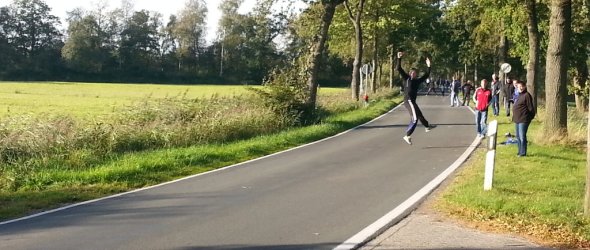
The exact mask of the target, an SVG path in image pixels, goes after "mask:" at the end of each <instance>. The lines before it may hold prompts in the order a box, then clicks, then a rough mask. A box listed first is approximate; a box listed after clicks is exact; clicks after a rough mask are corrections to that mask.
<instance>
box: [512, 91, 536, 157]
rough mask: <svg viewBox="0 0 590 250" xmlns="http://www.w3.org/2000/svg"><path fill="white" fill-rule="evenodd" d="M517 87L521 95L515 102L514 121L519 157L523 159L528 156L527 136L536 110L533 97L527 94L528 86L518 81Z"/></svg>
mask: <svg viewBox="0 0 590 250" xmlns="http://www.w3.org/2000/svg"><path fill="white" fill-rule="evenodd" d="M515 87H516V89H517V91H518V93H519V95H518V98H517V99H516V100H515V101H514V107H513V110H512V121H513V122H514V124H515V128H516V142H517V143H516V144H517V145H518V153H517V155H518V156H519V157H522V156H526V155H527V143H528V140H527V136H526V134H527V131H528V130H529V125H530V124H531V121H532V120H533V119H534V118H535V113H536V109H535V106H534V104H533V97H532V96H531V94H530V93H529V92H527V89H526V84H525V83H524V82H522V81H516V86H515Z"/></svg>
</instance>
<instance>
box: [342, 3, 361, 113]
mask: <svg viewBox="0 0 590 250" xmlns="http://www.w3.org/2000/svg"><path fill="white" fill-rule="evenodd" d="M349 1H350V0H346V1H344V6H345V7H346V10H347V12H348V18H349V19H350V21H351V22H352V24H353V26H354V31H355V32H354V34H355V36H354V37H355V42H356V49H355V51H356V52H355V55H354V62H353V63H352V81H351V82H350V89H351V90H352V98H353V99H355V100H357V101H358V100H359V86H360V84H361V82H360V81H361V80H360V74H361V66H362V60H363V27H362V25H361V18H362V14H363V9H364V6H365V0H358V2H357V4H356V6H355V7H354V8H355V13H354V14H353V10H352V7H351V6H350V3H349Z"/></svg>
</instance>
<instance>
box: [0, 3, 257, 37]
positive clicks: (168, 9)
mask: <svg viewBox="0 0 590 250" xmlns="http://www.w3.org/2000/svg"><path fill="white" fill-rule="evenodd" d="M44 1H45V3H47V5H49V7H51V9H52V10H51V13H52V14H53V15H55V16H58V17H59V18H61V22H62V24H65V23H66V22H65V17H66V12H67V11H71V10H73V9H75V8H77V7H82V8H83V9H86V10H91V9H94V8H95V7H94V6H95V5H96V3H97V2H98V0H44ZM6 2H9V1H7V0H0V3H1V4H0V5H2V6H4V5H8V4H7V3H6ZM107 2H108V5H109V7H108V9H109V10H112V9H115V8H117V7H120V5H121V0H107ZM133 2H134V6H135V10H142V9H146V10H150V11H157V12H160V13H162V14H163V20H162V21H163V22H164V23H166V22H167V20H168V17H169V16H170V15H171V14H177V12H178V11H180V9H182V8H183V7H184V3H185V2H186V0H164V1H160V0H134V1H133ZM205 2H206V3H207V9H208V11H209V13H208V14H207V26H208V27H207V37H206V40H207V41H208V42H211V41H213V40H214V38H215V35H216V32H217V22H218V20H219V18H220V17H221V12H220V11H219V9H218V8H217V7H218V5H219V4H220V3H221V0H205ZM255 3H256V0H244V3H243V4H242V6H241V7H240V12H242V13H246V12H248V11H250V10H251V9H252V8H253V7H254V4H255Z"/></svg>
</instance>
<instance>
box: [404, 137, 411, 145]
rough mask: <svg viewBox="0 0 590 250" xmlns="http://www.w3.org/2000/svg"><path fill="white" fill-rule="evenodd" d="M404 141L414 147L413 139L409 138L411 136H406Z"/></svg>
mask: <svg viewBox="0 0 590 250" xmlns="http://www.w3.org/2000/svg"><path fill="white" fill-rule="evenodd" d="M404 141H406V143H408V144H410V145H412V138H411V137H409V136H407V135H406V136H404Z"/></svg>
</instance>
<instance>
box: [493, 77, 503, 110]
mask: <svg viewBox="0 0 590 250" xmlns="http://www.w3.org/2000/svg"><path fill="white" fill-rule="evenodd" d="M499 80H500V79H499V78H498V76H496V74H492V86H491V91H492V110H493V112H494V116H498V115H500V90H501V88H502V86H501V85H502V83H500V81H499Z"/></svg>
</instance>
